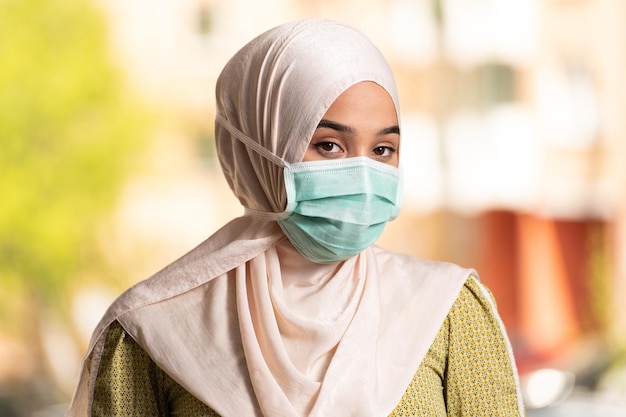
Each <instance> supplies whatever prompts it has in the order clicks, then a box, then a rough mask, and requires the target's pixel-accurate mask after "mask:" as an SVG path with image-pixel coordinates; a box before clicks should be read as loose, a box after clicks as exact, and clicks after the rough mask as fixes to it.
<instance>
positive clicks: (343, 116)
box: [303, 81, 400, 167]
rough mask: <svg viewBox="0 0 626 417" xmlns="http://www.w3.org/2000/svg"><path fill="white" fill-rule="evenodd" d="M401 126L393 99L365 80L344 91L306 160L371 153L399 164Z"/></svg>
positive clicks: (325, 115)
mask: <svg viewBox="0 0 626 417" xmlns="http://www.w3.org/2000/svg"><path fill="white" fill-rule="evenodd" d="M399 146H400V127H399V126H398V116H397V114H396V108H395V106H394V104H393V100H392V99H391V97H390V96H389V94H388V93H387V91H385V89H384V88H382V87H381V86H380V85H378V84H376V83H374V82H370V81H365V82H360V83H358V84H355V85H353V86H352V87H350V88H348V89H347V90H346V91H344V92H343V93H342V94H341V95H340V96H339V97H337V99H336V100H335V101H334V102H333V104H332V105H331V106H330V107H329V108H328V111H327V112H326V114H324V117H322V120H321V121H320V123H319V125H318V126H317V129H316V130H315V133H313V138H312V139H311V142H310V143H309V147H308V148H307V150H306V153H305V154H304V158H303V161H315V160H321V159H339V158H352V157H355V156H367V157H370V158H372V159H374V160H376V161H379V162H384V163H386V164H389V165H393V166H396V167H397V166H398V161H399V160H398V149H399Z"/></svg>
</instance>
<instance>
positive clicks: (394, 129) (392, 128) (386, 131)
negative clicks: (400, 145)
mask: <svg viewBox="0 0 626 417" xmlns="http://www.w3.org/2000/svg"><path fill="white" fill-rule="evenodd" d="M392 133H395V134H396V135H399V134H400V126H398V125H395V126H389V127H386V128H384V129H381V130H380V131H379V132H378V135H379V136H382V135H389V134H392Z"/></svg>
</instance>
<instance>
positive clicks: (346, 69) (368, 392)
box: [70, 19, 469, 417]
mask: <svg viewBox="0 0 626 417" xmlns="http://www.w3.org/2000/svg"><path fill="white" fill-rule="evenodd" d="M362 81H372V82H375V83H377V84H379V85H380V86H382V87H383V88H384V89H385V90H386V91H387V92H388V93H389V95H390V96H391V98H392V99H393V101H394V104H395V107H396V111H397V113H398V114H399V111H398V109H399V104H398V98H397V94H396V87H395V83H394V79H393V76H392V74H391V71H390V69H389V66H388V65H387V63H386V61H385V59H384V58H383V56H382V55H381V53H380V52H379V51H378V49H377V48H376V47H375V46H374V45H373V44H372V43H371V42H370V41H369V40H368V39H367V38H366V37H365V36H363V35H362V34H361V33H360V32H358V31H356V30H354V29H352V28H350V27H347V26H344V25H341V24H339V23H336V22H332V21H328V20H321V19H313V20H305V21H300V22H294V23H289V24H286V25H283V26H279V27H277V28H275V29H272V30H270V31H268V32H266V33H264V34H262V35H260V36H259V37H257V38H256V39H254V40H253V41H251V42H250V43H249V44H247V45H246V46H245V47H244V48H242V49H241V50H240V51H239V52H238V53H237V54H236V55H235V56H234V57H233V58H232V59H231V60H230V61H229V62H228V63H227V65H226V67H225V68H224V70H223V72H222V74H221V75H220V77H219V80H218V83H217V90H216V97H217V115H216V127H215V135H216V144H217V150H218V154H219V159H220V163H221V165H222V169H223V171H224V174H225V177H226V180H227V181H228V183H229V185H230V187H231V189H232V190H233V192H234V193H235V195H236V196H237V198H238V199H239V201H240V202H241V204H242V205H243V206H244V207H245V209H246V215H244V216H242V217H239V218H237V219H234V220H233V221H231V222H230V223H228V224H226V225H225V226H224V227H223V228H221V229H220V230H219V231H217V232H216V233H215V234H214V235H213V236H211V237H210V238H209V239H207V240H206V241H205V242H203V243H202V244H200V245H199V246H198V247H197V248H195V249H193V250H192V251H191V252H189V253H188V254H186V255H185V256H183V257H182V258H181V259H179V260H177V261H176V262H174V263H172V264H171V265H169V266H168V267H167V268H165V269H164V270H162V271H160V272H159V273H157V274H156V275H154V276H153V277H151V278H149V279H148V280H146V281H143V282H141V283H139V284H137V285H136V286H134V287H133V288H131V289H130V290H128V291H127V292H126V293H124V294H123V295H122V296H121V297H120V298H119V299H118V300H117V301H116V302H115V303H114V304H113V305H112V306H111V307H110V309H109V310H108V311H107V313H106V315H105V316H104V318H103V319H102V321H101V323H100V324H99V325H98V327H97V328H96V330H95V332H94V335H93V338H92V342H91V345H90V348H89V352H88V355H91V360H90V361H85V362H84V364H83V369H82V375H81V381H80V383H79V386H78V388H77V391H76V394H75V396H74V399H73V402H72V406H71V408H70V415H84V414H86V413H87V412H88V410H89V409H90V401H91V399H90V398H91V397H92V394H91V390H92V389H93V381H94V380H95V378H97V372H98V364H99V361H100V354H101V352H102V349H103V343H104V339H105V338H104V334H105V333H106V329H107V328H108V326H109V325H110V324H111V323H112V322H113V321H115V320H117V321H119V323H120V324H121V325H122V326H123V327H124V329H125V330H126V331H127V332H128V334H130V335H131V336H132V337H133V339H135V340H136V341H137V342H138V343H139V345H140V346H141V347H142V348H143V349H144V350H145V351H146V352H147V353H148V354H149V355H150V357H151V358H152V359H153V360H154V362H155V363H156V364H157V365H158V366H159V367H160V368H161V369H163V370H164V371H165V372H166V373H167V374H169V375H170V376H171V377H172V378H173V379H174V380H176V381H177V382H178V383H179V384H181V385H182V386H183V387H184V388H185V389H186V390H188V391H189V392H190V393H192V394H193V395H194V396H196V397H197V398H198V399H199V400H200V401H202V402H204V403H205V404H207V405H208V406H209V407H211V408H212V409H214V410H215V411H216V412H217V413H218V414H220V415H222V416H223V417H229V416H230V417H235V416H236V417H240V416H266V417H269V416H284V417H299V416H317V417H321V416H329V415H341V416H362V417H363V416H364V417H367V416H372V417H373V416H376V417H380V416H384V415H387V414H389V413H390V412H391V411H392V410H393V409H394V407H395V405H396V404H397V403H398V401H399V400H400V398H401V397H402V394H403V393H404V391H405V389H406V387H407V386H408V384H409V382H410V381H411V379H412V377H413V374H414V373H415V372H416V371H417V368H418V366H419V364H420V362H421V361H422V358H423V357H424V355H425V353H426V351H427V350H428V348H429V346H430V344H431V342H432V340H433V339H434V338H435V336H436V334H437V331H438V330H439V327H440V326H441V323H442V322H443V320H444V318H445V316H446V314H447V312H448V309H449V308H450V306H451V305H452V303H453V301H454V299H455V298H456V295H457V293H458V290H459V288H460V287H461V285H462V284H463V282H464V281H465V278H466V277H467V275H468V274H469V271H468V270H464V269H461V268H458V267H455V266H452V265H449V264H439V263H431V262H425V261H418V260H416V259H414V258H411V257H409V256H404V255H398V254H393V253H390V252H386V251H384V250H382V249H380V248H377V247H370V248H367V249H366V250H365V251H363V252H362V253H361V254H360V255H357V256H355V257H352V258H350V259H348V260H346V261H343V262H339V263H336V264H328V265H318V264H314V263H311V262H309V261H307V260H306V259H305V258H303V257H302V256H300V255H299V253H298V252H297V251H296V250H295V249H294V248H293V247H292V246H291V245H290V244H289V242H288V241H287V240H286V238H285V236H284V234H283V233H282V231H281V230H280V228H279V227H278V226H277V224H276V222H274V221H269V220H266V219H264V218H263V216H262V215H259V213H279V212H282V211H283V210H284V208H285V203H286V193H285V187H284V183H283V168H284V167H285V166H287V165H289V164H291V163H295V162H299V161H300V160H301V159H302V157H303V155H304V153H305V151H306V149H307V146H308V143H309V141H310V139H311V137H312V135H313V132H314V130H315V129H316V127H317V125H318V123H319V121H320V120H321V118H322V116H323V115H324V114H325V113H326V111H327V109H328V108H329V107H330V105H331V104H332V103H333V102H334V101H335V99H336V98H337V97H338V96H339V95H340V94H341V93H342V92H344V91H345V90H346V89H348V88H349V87H350V86H352V85H354V84H356V83H358V82H362Z"/></svg>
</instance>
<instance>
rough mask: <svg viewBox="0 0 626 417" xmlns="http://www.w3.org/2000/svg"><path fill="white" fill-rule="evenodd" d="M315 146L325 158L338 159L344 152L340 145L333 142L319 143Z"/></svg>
mask: <svg viewBox="0 0 626 417" xmlns="http://www.w3.org/2000/svg"><path fill="white" fill-rule="evenodd" d="M313 146H314V147H315V149H316V150H317V152H318V153H319V154H320V155H323V156H330V157H338V156H339V154H340V153H342V152H343V148H342V147H341V146H340V145H339V144H338V143H335V142H331V141H319V142H317V143H315V144H314V145H313Z"/></svg>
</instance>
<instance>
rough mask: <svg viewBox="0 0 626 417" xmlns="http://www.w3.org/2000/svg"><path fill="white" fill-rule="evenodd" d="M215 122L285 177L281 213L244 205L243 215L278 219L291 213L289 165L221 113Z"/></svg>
mask: <svg viewBox="0 0 626 417" xmlns="http://www.w3.org/2000/svg"><path fill="white" fill-rule="evenodd" d="M215 122H216V123H219V124H220V125H222V126H223V127H224V128H225V129H226V130H228V131H229V132H230V134H231V135H233V136H234V137H235V138H237V139H238V140H239V141H240V142H241V143H243V144H244V145H245V146H246V147H247V148H250V149H252V150H253V151H255V152H256V153H258V154H259V155H261V156H262V157H263V158H265V159H267V160H268V161H270V162H272V163H274V164H276V165H278V166H279V167H282V168H283V176H284V178H285V190H286V192H287V207H286V208H285V211H283V212H282V213H271V212H267V211H261V210H254V209H251V208H248V207H244V215H247V216H253V217H257V218H259V219H262V220H270V221H279V220H284V219H286V218H287V217H289V216H290V215H291V213H293V210H294V208H295V206H296V203H295V191H296V190H295V186H294V184H293V174H292V173H291V170H290V169H289V167H290V165H289V164H288V163H287V162H285V161H283V160H282V159H281V158H279V157H278V156H276V155H274V154H273V153H272V152H270V151H269V150H267V149H266V148H264V147H263V146H261V145H260V144H259V143H258V142H255V141H253V140H252V139H250V138H249V137H248V136H246V134H245V133H243V132H242V131H241V130H239V129H237V128H236V127H235V126H233V124H232V123H230V122H229V121H228V120H227V119H226V118H225V117H224V116H222V115H221V114H219V113H218V114H217V115H215Z"/></svg>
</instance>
